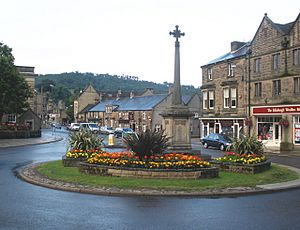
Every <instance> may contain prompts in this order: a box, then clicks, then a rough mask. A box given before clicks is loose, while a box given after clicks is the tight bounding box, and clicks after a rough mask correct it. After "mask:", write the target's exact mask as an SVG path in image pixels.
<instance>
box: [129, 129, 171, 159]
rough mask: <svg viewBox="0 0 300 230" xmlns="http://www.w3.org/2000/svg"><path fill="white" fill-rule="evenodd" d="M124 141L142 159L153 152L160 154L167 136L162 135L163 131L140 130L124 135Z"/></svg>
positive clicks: (166, 143)
mask: <svg viewBox="0 0 300 230" xmlns="http://www.w3.org/2000/svg"><path fill="white" fill-rule="evenodd" d="M124 141H125V143H126V145H127V147H128V148H130V149H131V150H132V151H133V152H135V153H136V155H137V156H138V157H139V158H140V159H143V158H144V157H145V156H147V157H150V156H152V155H154V154H161V153H162V152H163V151H164V150H165V149H166V148H167V147H168V141H169V138H168V137H166V135H164V131H150V130H146V132H140V133H138V134H130V135H126V136H124Z"/></svg>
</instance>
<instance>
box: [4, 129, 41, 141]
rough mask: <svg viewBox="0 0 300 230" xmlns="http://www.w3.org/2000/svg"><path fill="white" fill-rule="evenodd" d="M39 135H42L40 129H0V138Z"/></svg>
mask: <svg viewBox="0 0 300 230" xmlns="http://www.w3.org/2000/svg"><path fill="white" fill-rule="evenodd" d="M41 136H42V133H41V130H37V131H28V130H17V131H0V139H18V138H34V137H41Z"/></svg>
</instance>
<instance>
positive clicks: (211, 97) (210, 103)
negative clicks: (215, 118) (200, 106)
mask: <svg viewBox="0 0 300 230" xmlns="http://www.w3.org/2000/svg"><path fill="white" fill-rule="evenodd" d="M214 94H215V92H214V91H208V100H209V101H208V108H209V109H213V108H214V104H215V101H214Z"/></svg>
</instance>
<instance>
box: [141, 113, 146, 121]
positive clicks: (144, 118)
mask: <svg viewBox="0 0 300 230" xmlns="http://www.w3.org/2000/svg"><path fill="white" fill-rule="evenodd" d="M146 115H147V114H146V112H143V115H142V116H143V120H146V118H147V116H146Z"/></svg>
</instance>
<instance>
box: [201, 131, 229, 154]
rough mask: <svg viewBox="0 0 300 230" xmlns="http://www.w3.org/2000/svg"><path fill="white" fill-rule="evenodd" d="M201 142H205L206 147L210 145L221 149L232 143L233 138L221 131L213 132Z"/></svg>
mask: <svg viewBox="0 0 300 230" xmlns="http://www.w3.org/2000/svg"><path fill="white" fill-rule="evenodd" d="M201 143H202V144H203V147H204V148H208V147H216V148H218V149H220V150H221V151H224V150H226V149H227V148H228V147H229V146H231V144H232V140H231V139H230V138H229V137H228V136H226V135H224V134H220V133H211V134H209V135H208V136H206V137H204V138H202V139H201Z"/></svg>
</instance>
